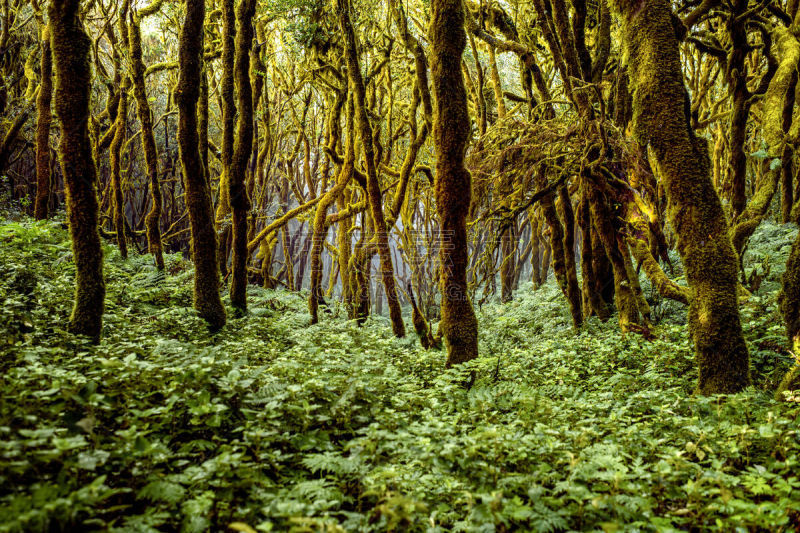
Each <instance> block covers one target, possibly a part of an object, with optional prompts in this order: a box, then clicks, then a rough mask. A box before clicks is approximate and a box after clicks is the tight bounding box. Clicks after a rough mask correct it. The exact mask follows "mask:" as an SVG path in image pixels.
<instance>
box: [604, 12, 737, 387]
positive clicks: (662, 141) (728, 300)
mask: <svg viewBox="0 0 800 533" xmlns="http://www.w3.org/2000/svg"><path fill="white" fill-rule="evenodd" d="M613 4H614V8H615V9H616V11H617V12H618V13H619V14H620V16H621V18H622V21H623V34H624V36H625V48H626V53H627V61H628V63H629V73H630V78H631V85H632V87H633V121H634V133H635V134H636V136H637V137H638V139H639V141H640V142H642V143H643V144H649V145H650V147H651V148H652V153H653V155H654V158H653V159H654V161H652V163H653V164H655V165H657V166H658V167H659V168H658V170H659V171H660V175H661V176H662V177H663V180H664V189H665V192H666V194H667V198H668V200H669V209H668V216H669V220H670V223H671V224H672V227H673V228H674V230H675V233H676V235H677V248H678V252H679V253H680V254H681V257H682V259H683V263H684V265H685V269H686V278H687V281H688V283H689V288H690V289H689V292H690V294H689V301H690V304H689V329H690V333H691V336H692V339H693V341H694V345H695V352H696V357H697V364H698V368H699V381H698V384H697V391H698V392H699V393H700V394H715V393H733V392H737V391H740V390H742V389H743V388H745V387H746V386H747V385H749V383H750V372H749V370H750V368H749V367H750V363H749V354H748V351H747V345H746V344H745V341H744V337H743V335H742V327H741V323H740V320H739V309H738V302H737V295H736V287H737V279H736V272H737V268H736V254H735V252H734V250H733V246H732V245H731V241H730V239H729V237H728V225H727V222H726V220H725V215H724V213H723V211H722V204H721V202H720V199H719V197H718V196H717V193H716V191H715V190H714V186H713V184H712V182H711V176H710V162H709V157H708V147H707V145H706V141H704V140H703V139H699V138H697V137H695V135H694V132H693V131H692V129H691V126H690V123H689V117H688V116H687V110H688V108H689V105H688V99H689V97H688V94H687V92H686V88H685V87H684V85H683V74H682V72H681V62H680V54H679V50H678V39H677V37H676V34H675V28H674V25H673V19H672V12H671V10H670V4H669V2H668V1H667V0H645V1H643V0H615V1H614V2H613Z"/></svg>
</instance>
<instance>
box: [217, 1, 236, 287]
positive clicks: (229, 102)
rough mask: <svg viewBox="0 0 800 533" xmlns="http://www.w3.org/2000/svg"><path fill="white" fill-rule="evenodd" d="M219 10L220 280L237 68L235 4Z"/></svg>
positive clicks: (227, 3) (224, 258)
mask: <svg viewBox="0 0 800 533" xmlns="http://www.w3.org/2000/svg"><path fill="white" fill-rule="evenodd" d="M220 3H221V8H222V75H221V78H220V82H219V97H220V99H221V110H222V146H220V158H221V161H222V173H221V174H220V176H219V194H218V195H217V210H216V215H215V220H216V226H217V242H218V244H219V270H220V273H221V274H222V277H225V276H227V274H228V242H229V240H230V236H231V226H230V224H227V223H226V221H225V218H226V217H227V216H228V215H229V214H231V198H230V176H231V162H232V161H233V148H234V147H233V144H234V139H233V133H234V128H235V126H236V95H235V94H234V89H235V87H234V78H235V74H234V70H235V68H236V3H235V0H221V2H220Z"/></svg>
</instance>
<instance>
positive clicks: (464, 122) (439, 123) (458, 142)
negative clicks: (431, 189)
mask: <svg viewBox="0 0 800 533" xmlns="http://www.w3.org/2000/svg"><path fill="white" fill-rule="evenodd" d="M463 10H464V6H463V4H462V2H461V0H433V1H432V2H431V24H430V42H431V72H432V83H433V94H434V100H435V102H436V111H435V114H434V126H433V143H434V147H435V151H436V183H435V188H436V208H437V211H438V212H439V220H440V224H441V235H442V237H441V239H442V240H441V251H440V262H441V279H440V283H441V293H442V319H441V322H440V324H439V331H440V332H441V333H442V334H443V336H444V340H445V345H446V346H447V365H448V366H451V365H454V364H459V363H463V362H465V361H469V360H471V359H474V358H476V357H477V356H478V321H477V318H476V317H475V311H474V310H473V308H472V303H471V302H470V299H469V292H468V288H467V228H466V218H467V213H468V212H469V207H470V201H471V198H472V176H471V175H470V173H469V171H468V170H467V169H466V168H465V167H464V154H465V152H466V148H467V142H468V141H469V134H470V130H471V128H470V124H469V114H468V112H467V93H466V90H465V88H464V79H463V77H462V73H461V56H462V54H463V53H464V48H465V46H466V36H465V33H464V11H463Z"/></svg>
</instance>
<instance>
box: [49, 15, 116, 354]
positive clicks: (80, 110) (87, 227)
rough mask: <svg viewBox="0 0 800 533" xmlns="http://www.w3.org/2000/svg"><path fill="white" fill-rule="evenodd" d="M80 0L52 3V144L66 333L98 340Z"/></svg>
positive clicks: (97, 267) (98, 262)
mask: <svg viewBox="0 0 800 533" xmlns="http://www.w3.org/2000/svg"><path fill="white" fill-rule="evenodd" d="M79 4H80V0H52V2H51V3H50V7H49V9H48V14H49V17H50V39H51V40H50V45H51V50H52V54H53V66H54V72H55V101H56V103H55V111H56V116H57V117H58V120H59V121H60V123H61V139H60V141H59V144H58V151H59V159H60V163H61V171H62V173H63V175H64V185H65V189H66V196H67V212H68V221H69V231H70V236H71V237H72V255H73V258H74V261H75V267H76V276H75V304H74V307H73V308H72V316H71V317H70V325H69V327H70V330H71V331H73V332H74V333H78V334H82V335H89V336H90V337H92V338H94V339H95V341H97V340H99V339H100V331H101V329H102V321H103V309H104V305H105V302H104V299H105V293H106V286H105V280H104V279H103V250H102V248H101V246H100V234H99V232H98V228H97V211H98V206H97V196H96V194H95V183H96V180H97V170H96V169H95V162H94V159H92V148H91V145H90V142H89V129H88V121H89V95H90V86H91V68H90V65H89V49H90V47H91V40H90V39H89V36H88V35H87V34H86V31H85V30H84V28H83V24H82V22H81V20H80V18H79V16H78V7H79Z"/></svg>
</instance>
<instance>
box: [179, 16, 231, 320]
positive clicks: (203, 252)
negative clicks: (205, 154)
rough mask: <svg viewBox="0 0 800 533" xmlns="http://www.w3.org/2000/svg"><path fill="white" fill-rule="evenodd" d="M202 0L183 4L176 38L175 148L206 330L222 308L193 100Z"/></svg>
mask: <svg viewBox="0 0 800 533" xmlns="http://www.w3.org/2000/svg"><path fill="white" fill-rule="evenodd" d="M205 13H206V8H205V2H204V0H187V1H186V18H185V19H184V23H183V27H182V28H181V34H180V48H179V51H178V61H179V63H180V72H179V76H178V86H177V88H176V90H175V99H176V102H177V104H178V148H179V151H180V157H181V166H182V167H183V183H184V189H185V190H186V207H187V208H188V210H189V221H190V224H191V228H192V259H193V260H194V267H195V275H194V307H195V309H197V312H198V314H199V315H200V316H201V317H202V318H203V319H204V320H206V322H208V325H209V327H210V328H211V329H219V328H221V327H222V326H224V325H225V321H226V316H225V308H224V307H223V306H222V300H221V299H220V296H219V270H218V268H217V236H216V232H215V231H214V215H213V211H212V205H211V193H210V191H209V186H208V183H207V182H206V179H205V174H204V171H203V163H202V160H201V158H200V150H199V149H198V141H199V139H198V134H197V131H198V128H197V101H198V99H199V96H200V75H201V68H200V66H201V63H200V54H201V53H202V51H203V37H204V35H203V22H204V20H205Z"/></svg>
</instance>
